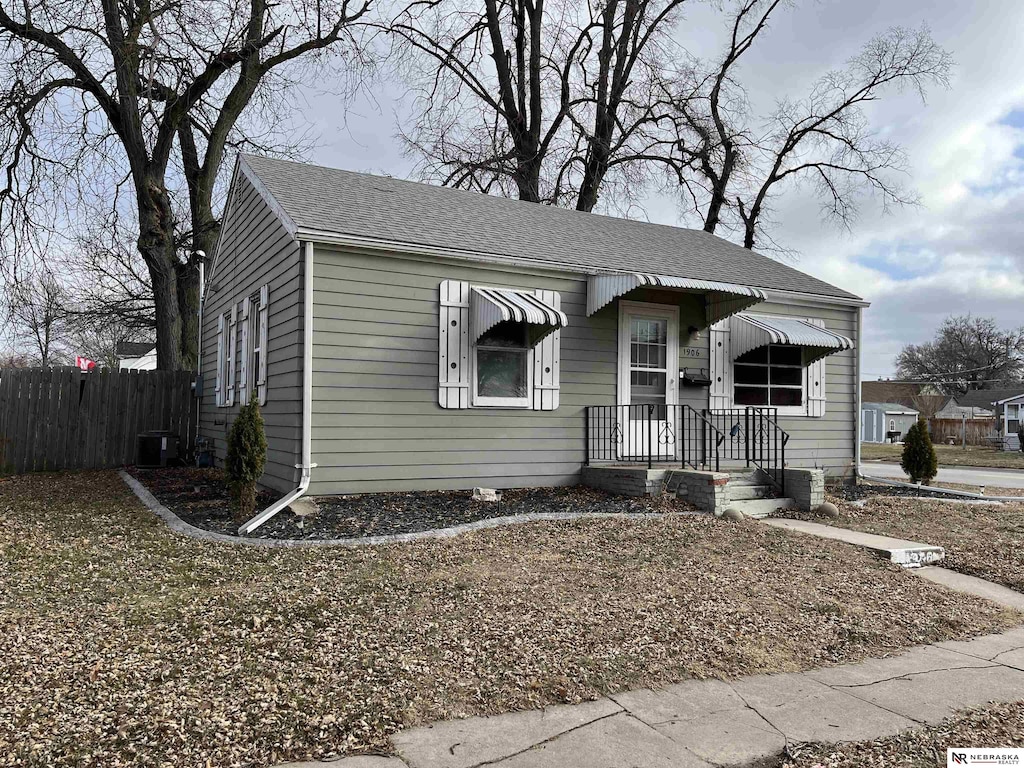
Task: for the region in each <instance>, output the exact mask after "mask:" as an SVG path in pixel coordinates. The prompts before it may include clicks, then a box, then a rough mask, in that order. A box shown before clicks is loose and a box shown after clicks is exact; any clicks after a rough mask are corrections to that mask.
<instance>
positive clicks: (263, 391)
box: [256, 285, 270, 405]
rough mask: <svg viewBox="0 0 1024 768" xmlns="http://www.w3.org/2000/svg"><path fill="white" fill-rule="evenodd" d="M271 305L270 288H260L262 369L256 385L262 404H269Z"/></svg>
mask: <svg viewBox="0 0 1024 768" xmlns="http://www.w3.org/2000/svg"><path fill="white" fill-rule="evenodd" d="M269 307H270V288H269V286H266V285H264V286H263V287H262V288H260V315H259V321H260V322H259V334H260V336H259V344H260V369H259V370H258V371H256V386H257V388H258V390H259V398H260V405H266V404H267V315H268V313H269Z"/></svg>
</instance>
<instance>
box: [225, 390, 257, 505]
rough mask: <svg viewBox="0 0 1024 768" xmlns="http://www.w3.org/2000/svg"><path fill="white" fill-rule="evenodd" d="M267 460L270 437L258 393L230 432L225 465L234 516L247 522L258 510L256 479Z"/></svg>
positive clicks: (246, 406)
mask: <svg viewBox="0 0 1024 768" xmlns="http://www.w3.org/2000/svg"><path fill="white" fill-rule="evenodd" d="M266 463H267V436H266V434H265V433H264V431H263V415H262V414H261V413H260V404H259V401H258V400H257V399H256V393H255V392H254V393H253V396H252V397H251V398H250V399H249V402H248V403H246V404H245V405H243V406H242V407H241V409H240V410H239V411H238V417H237V418H236V419H235V421H234V423H233V424H232V425H231V429H230V431H229V432H228V454H227V460H226V461H225V466H224V475H225V477H226V479H227V484H228V491H230V493H231V498H233V499H234V500H235V504H236V506H235V519H236V520H237V521H238V522H240V523H244V522H245V521H246V520H248V519H249V518H250V517H252V514H253V512H254V511H255V510H256V481H257V480H259V479H260V477H262V476H263V468H264V466H266Z"/></svg>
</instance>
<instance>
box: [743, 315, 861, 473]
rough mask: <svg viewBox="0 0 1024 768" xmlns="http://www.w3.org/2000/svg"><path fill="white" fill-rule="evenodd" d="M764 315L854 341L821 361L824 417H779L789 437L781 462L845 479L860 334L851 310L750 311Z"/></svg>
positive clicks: (850, 458)
mask: <svg viewBox="0 0 1024 768" xmlns="http://www.w3.org/2000/svg"><path fill="white" fill-rule="evenodd" d="M750 311H752V312H757V313H759V314H764V315H782V316H789V317H802V318H812V319H815V320H824V321H825V327H826V328H828V329H829V330H830V331H835V332H836V333H840V334H842V335H843V336H847V337H849V338H850V339H851V340H852V341H853V349H851V350H847V351H845V352H838V353H836V354H834V355H829V356H828V357H827V358H825V397H826V401H825V415H824V416H822V417H820V418H811V417H806V416H780V417H779V424H780V425H781V427H782V428H783V429H784V430H785V431H786V432H788V433H789V435H790V440H789V444H788V445H787V446H786V462H787V463H788V464H789V465H790V466H793V467H817V468H820V469H824V470H825V474H826V475H827V476H828V477H830V478H844V479H850V478H852V477H853V471H854V450H855V447H856V440H857V419H858V418H859V414H857V386H858V385H857V349H858V347H859V346H860V343H861V339H860V329H859V328H857V310H856V308H853V307H849V308H848V307H841V306H834V307H827V308H825V307H809V306H799V305H794V304H783V303H778V302H772V301H767V302H764V303H763V304H758V305H756V307H753V308H751V310H750Z"/></svg>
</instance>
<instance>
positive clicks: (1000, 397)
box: [957, 384, 1024, 451]
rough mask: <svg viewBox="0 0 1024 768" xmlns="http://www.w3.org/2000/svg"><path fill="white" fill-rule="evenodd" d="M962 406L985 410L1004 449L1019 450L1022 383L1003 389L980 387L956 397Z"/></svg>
mask: <svg viewBox="0 0 1024 768" xmlns="http://www.w3.org/2000/svg"><path fill="white" fill-rule="evenodd" d="M957 402H958V403H959V405H960V406H961V407H963V408H972V409H977V410H987V411H989V412H990V413H991V416H990V417H989V418H991V419H993V426H994V434H993V437H996V438H998V441H999V443H1000V446H1001V447H1002V450H1004V451H1019V450H1020V438H1019V437H1018V435H1017V429H1018V428H1019V427H1020V423H1021V417H1022V416H1024V384H1019V385H1017V386H1016V387H1007V388H1003V389H981V390H976V391H973V392H968V393H967V394H966V395H963V396H962V397H959V398H958V399H957Z"/></svg>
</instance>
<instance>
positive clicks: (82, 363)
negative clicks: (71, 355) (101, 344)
mask: <svg viewBox="0 0 1024 768" xmlns="http://www.w3.org/2000/svg"><path fill="white" fill-rule="evenodd" d="M75 365H76V366H77V367H79V368H81V369H82V370H83V371H91V370H92V369H93V368H95V367H96V361H95V360H90V359H89V358H88V357H76V358H75Z"/></svg>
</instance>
